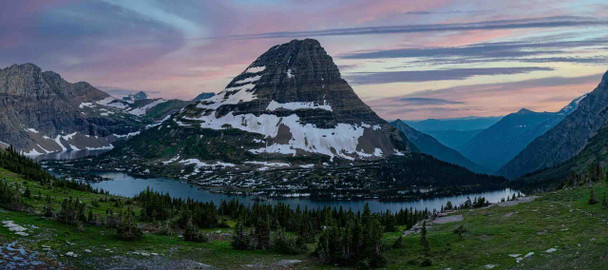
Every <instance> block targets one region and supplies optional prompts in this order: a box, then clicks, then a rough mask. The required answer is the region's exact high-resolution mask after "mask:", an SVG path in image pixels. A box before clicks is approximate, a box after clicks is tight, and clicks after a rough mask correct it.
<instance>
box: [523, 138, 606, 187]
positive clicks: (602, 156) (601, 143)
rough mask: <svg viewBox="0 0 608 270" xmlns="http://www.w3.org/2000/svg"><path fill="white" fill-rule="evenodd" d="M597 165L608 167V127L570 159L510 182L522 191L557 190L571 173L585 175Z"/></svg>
mask: <svg viewBox="0 0 608 270" xmlns="http://www.w3.org/2000/svg"><path fill="white" fill-rule="evenodd" d="M595 164H599V165H600V166H602V167H606V166H607V165H608V127H604V128H602V129H600V130H599V131H598V133H597V134H596V135H595V136H593V137H591V139H589V141H588V142H587V145H586V146H585V148H583V150H581V151H580V152H579V153H578V154H576V155H575V156H574V157H572V158H571V159H568V160H567V161H565V162H563V163H560V164H559V165H557V166H553V167H549V168H545V169H542V170H539V171H535V172H532V173H529V174H525V175H523V176H521V177H519V178H518V179H516V180H514V181H513V182H512V184H513V187H515V188H517V189H522V190H535V189H545V190H552V189H554V188H558V187H559V186H560V184H562V183H564V182H566V181H567V180H568V176H569V175H570V174H571V173H574V174H578V175H580V174H586V173H588V172H589V166H591V165H595Z"/></svg>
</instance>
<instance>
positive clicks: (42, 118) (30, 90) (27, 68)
mask: <svg viewBox="0 0 608 270" xmlns="http://www.w3.org/2000/svg"><path fill="white" fill-rule="evenodd" d="M162 102H164V101H162V100H142V101H138V103H137V104H130V103H127V102H125V101H122V100H118V99H115V98H113V97H111V96H110V95H108V94H107V93H105V92H103V91H100V90H98V89H96V88H95V87H93V86H91V85H90V84H88V83H86V82H77V83H69V82H67V81H65V80H64V79H63V78H62V77H61V76H60V75H59V74H57V73H55V72H52V71H44V72H43V71H42V70H41V69H40V68H39V67H38V66H36V65H34V64H23V65H12V66H10V67H7V68H4V69H0V104H1V105H0V142H2V144H10V145H13V146H14V147H15V148H16V149H17V150H19V151H22V152H24V153H26V154H28V155H39V154H46V153H52V152H62V151H69V150H83V149H109V148H112V147H113V146H112V142H113V141H115V140H117V139H120V138H125V137H127V136H130V135H134V134H135V133H137V132H138V131H140V130H142V129H144V128H145V126H146V125H147V124H150V123H152V120H149V119H143V116H144V115H145V114H146V112H148V111H149V110H150V109H152V108H153V107H155V106H156V105H158V104H160V103H162ZM174 111H175V110H174Z"/></svg>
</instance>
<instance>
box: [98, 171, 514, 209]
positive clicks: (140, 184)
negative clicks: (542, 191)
mask: <svg viewBox="0 0 608 270" xmlns="http://www.w3.org/2000/svg"><path fill="white" fill-rule="evenodd" d="M98 174H99V175H100V176H103V177H104V178H109V179H111V180H107V181H102V182H98V183H92V184H91V185H92V186H93V187H95V188H103V189H104V190H106V191H109V192H110V194H113V195H120V196H125V197H133V196H135V195H137V194H138V193H139V192H141V191H143V190H145V189H146V188H148V187H150V188H151V189H153V190H155V191H158V192H162V193H169V195H171V196H172V197H176V198H182V199H187V198H192V199H194V200H197V201H201V202H208V201H213V202H214V203H216V204H219V203H220V202H221V200H230V199H232V198H236V199H238V200H239V201H240V202H242V203H245V204H253V203H254V201H255V197H251V196H231V195H225V194H215V193H211V192H209V191H207V190H202V189H199V188H198V187H197V186H196V185H192V184H189V183H185V182H181V181H178V180H174V179H167V178H147V179H144V178H137V177H132V176H130V175H128V174H125V173H121V172H103V173H98ZM514 193H515V194H516V193H517V191H515V190H512V189H508V188H507V189H503V190H497V191H489V192H483V193H475V194H467V195H458V196H450V197H442V198H434V199H427V200H418V201H409V202H381V201H377V200H358V201H317V200H309V199H280V200H273V199H269V200H268V201H266V203H270V204H276V203H278V202H281V203H284V204H288V205H290V206H291V207H292V208H295V207H296V206H297V205H300V207H301V208H304V207H306V206H307V207H308V208H309V209H310V208H320V207H324V206H330V207H336V208H338V207H340V206H342V208H344V209H345V210H346V209H352V210H353V211H358V210H363V206H364V205H365V203H366V202H367V203H369V206H370V209H371V210H372V211H373V212H383V211H386V210H391V211H392V212H395V211H399V210H400V209H405V208H408V209H409V208H410V207H411V208H414V209H418V210H424V209H425V208H426V209H429V210H431V211H432V210H433V209H437V210H439V209H441V206H442V205H445V204H446V203H447V202H448V201H450V202H452V204H454V205H460V204H461V203H463V202H465V201H466V200H467V196H469V197H470V198H471V200H473V198H474V197H485V198H486V199H487V200H489V201H490V202H499V201H500V200H501V199H502V198H507V197H510V196H513V194H514Z"/></svg>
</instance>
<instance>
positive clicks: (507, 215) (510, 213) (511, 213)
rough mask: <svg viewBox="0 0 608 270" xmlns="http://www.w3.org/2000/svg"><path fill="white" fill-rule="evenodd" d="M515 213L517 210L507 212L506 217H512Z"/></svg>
mask: <svg viewBox="0 0 608 270" xmlns="http://www.w3.org/2000/svg"><path fill="white" fill-rule="evenodd" d="M515 214H517V213H516V212H509V213H506V214H505V217H510V216H512V215H515Z"/></svg>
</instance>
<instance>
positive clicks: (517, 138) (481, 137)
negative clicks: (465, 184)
mask: <svg viewBox="0 0 608 270" xmlns="http://www.w3.org/2000/svg"><path fill="white" fill-rule="evenodd" d="M582 98H584V96H583V97H579V98H577V99H575V100H573V101H572V102H570V104H568V105H567V106H565V107H564V108H562V109H561V110H560V111H558V112H534V111H531V110H528V109H525V108H523V109H521V110H519V111H517V112H516V113H512V114H509V115H507V116H505V117H503V118H502V119H501V120H500V121H498V122H496V123H495V124H494V125H492V126H491V127H489V128H487V129H485V130H483V131H481V132H480V133H479V134H477V135H476V136H475V137H473V138H472V139H471V140H470V141H469V142H468V143H467V144H466V145H465V146H463V147H462V150H461V153H462V154H463V155H464V156H466V157H468V158H469V159H471V160H472V161H474V162H476V163H479V164H481V165H482V166H485V167H488V168H490V169H492V170H493V171H497V170H498V169H500V167H502V166H503V165H504V164H506V163H507V162H509V161H510V160H511V159H513V157H515V156H516V155H517V154H519V152H521V151H522V150H523V149H524V148H525V147H526V146H527V145H528V144H529V143H530V142H532V141H533V140H534V139H536V138H537V137H538V136H541V135H543V134H544V133H545V132H547V130H549V129H551V128H553V127H554V126H555V125H557V124H558V123H559V122H560V121H561V120H562V119H563V118H564V117H566V116H567V115H568V114H570V113H572V112H573V111H574V110H576V108H577V106H578V103H579V102H580V100H581V99H582Z"/></svg>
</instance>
